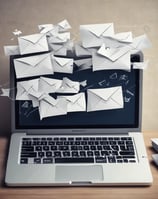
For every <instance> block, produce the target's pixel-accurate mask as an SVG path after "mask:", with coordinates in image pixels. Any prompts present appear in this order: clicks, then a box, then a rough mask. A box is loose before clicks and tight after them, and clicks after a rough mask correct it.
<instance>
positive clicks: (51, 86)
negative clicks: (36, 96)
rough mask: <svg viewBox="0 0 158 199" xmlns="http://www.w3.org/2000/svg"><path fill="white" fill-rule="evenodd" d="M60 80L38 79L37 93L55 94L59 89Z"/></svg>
mask: <svg viewBox="0 0 158 199" xmlns="http://www.w3.org/2000/svg"><path fill="white" fill-rule="evenodd" d="M61 84H62V80H59V79H52V78H47V77H40V78H39V92H44V93H55V92H56V90H58V89H59V88H60V87H61Z"/></svg>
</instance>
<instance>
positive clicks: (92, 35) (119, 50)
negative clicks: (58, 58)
mask: <svg viewBox="0 0 158 199" xmlns="http://www.w3.org/2000/svg"><path fill="white" fill-rule="evenodd" d="M80 39H81V41H80V43H79V44H76V45H75V53H76V55H77V56H78V57H84V56H92V70H93V71H99V70H113V69H114V70H116V69H119V70H126V71H130V70H131V62H130V57H131V54H134V53H138V52H139V51H142V50H144V49H145V48H149V47H150V46H151V43H150V41H149V39H148V37H147V35H145V34H144V35H140V36H138V37H135V38H133V36H132V32H121V33H115V32H114V25H113V23H105V24H90V25H89V24H88V25H80ZM147 63H148V61H146V62H142V63H141V64H140V63H139V64H138V63H133V68H134V69H145V68H146V67H147ZM87 67H88V66H87Z"/></svg>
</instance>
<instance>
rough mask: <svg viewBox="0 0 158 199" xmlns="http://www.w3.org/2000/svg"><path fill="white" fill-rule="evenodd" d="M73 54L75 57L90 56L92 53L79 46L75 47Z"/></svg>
mask: <svg viewBox="0 0 158 199" xmlns="http://www.w3.org/2000/svg"><path fill="white" fill-rule="evenodd" d="M75 54H76V56H77V57H81V56H89V55H92V53H91V52H90V51H89V50H88V49H86V48H84V47H82V46H81V45H79V44H76V45H75Z"/></svg>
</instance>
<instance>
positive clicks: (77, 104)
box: [58, 93, 86, 112]
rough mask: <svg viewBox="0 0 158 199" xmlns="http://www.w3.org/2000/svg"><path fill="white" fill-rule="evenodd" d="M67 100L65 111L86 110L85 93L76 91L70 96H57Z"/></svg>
mask: <svg viewBox="0 0 158 199" xmlns="http://www.w3.org/2000/svg"><path fill="white" fill-rule="evenodd" d="M58 98H64V99H66V100H67V102H68V104H67V112H80V111H86V99H85V93H78V94H76V95H71V96H58Z"/></svg>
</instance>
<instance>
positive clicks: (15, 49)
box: [4, 46, 20, 56]
mask: <svg viewBox="0 0 158 199" xmlns="http://www.w3.org/2000/svg"><path fill="white" fill-rule="evenodd" d="M4 53H5V56H10V55H19V54H20V50H19V46H4Z"/></svg>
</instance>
